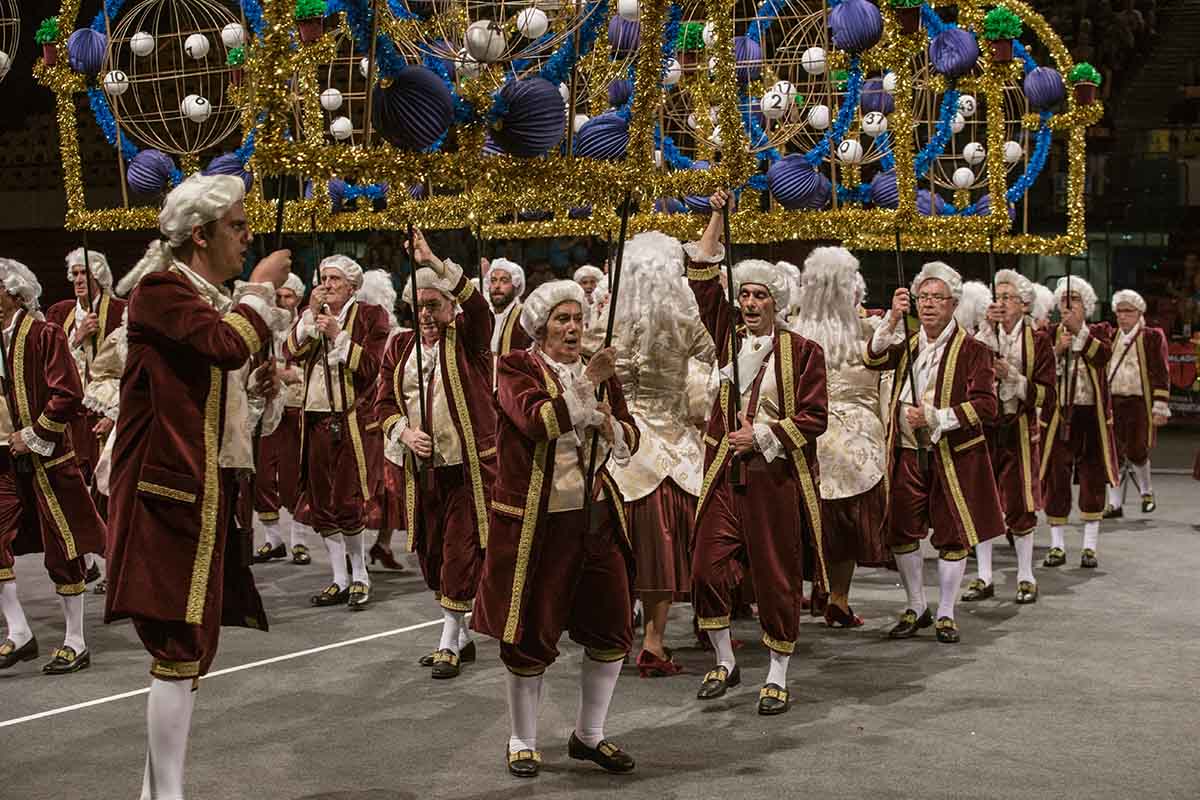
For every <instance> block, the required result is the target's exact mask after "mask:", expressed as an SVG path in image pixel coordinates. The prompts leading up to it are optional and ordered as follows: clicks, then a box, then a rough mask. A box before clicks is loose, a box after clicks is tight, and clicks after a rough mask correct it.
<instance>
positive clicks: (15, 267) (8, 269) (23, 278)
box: [0, 258, 42, 313]
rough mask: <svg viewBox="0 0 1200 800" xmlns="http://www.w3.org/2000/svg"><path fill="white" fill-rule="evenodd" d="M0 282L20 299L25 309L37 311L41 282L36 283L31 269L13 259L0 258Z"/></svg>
mask: <svg viewBox="0 0 1200 800" xmlns="http://www.w3.org/2000/svg"><path fill="white" fill-rule="evenodd" d="M0 283H2V284H3V285H4V291H6V292H8V293H9V294H10V295H12V296H13V297H16V298H17V299H19V300H20V301H21V305H23V306H25V310H26V311H29V312H33V313H36V312H37V308H38V298H39V297H41V296H42V284H40V283H38V279H37V276H36V275H34V274H33V270H31V269H29V267H27V266H25V265H24V264H22V263H21V262H20V261H17V260H15V259H12V258H0Z"/></svg>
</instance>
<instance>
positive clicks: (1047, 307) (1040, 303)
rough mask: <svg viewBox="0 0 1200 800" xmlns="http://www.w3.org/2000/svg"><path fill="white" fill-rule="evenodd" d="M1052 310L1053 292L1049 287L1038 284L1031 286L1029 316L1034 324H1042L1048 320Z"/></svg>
mask: <svg viewBox="0 0 1200 800" xmlns="http://www.w3.org/2000/svg"><path fill="white" fill-rule="evenodd" d="M1053 310H1054V292H1053V291H1051V289H1050V287H1049V286H1043V285H1042V284H1040V283H1035V284H1033V301H1032V302H1031V303H1030V304H1029V316H1031V317H1033V321H1034V322H1042V321H1044V320H1047V319H1049V318H1050V312H1051V311H1053Z"/></svg>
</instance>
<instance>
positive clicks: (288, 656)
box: [0, 619, 442, 728]
mask: <svg viewBox="0 0 1200 800" xmlns="http://www.w3.org/2000/svg"><path fill="white" fill-rule="evenodd" d="M441 624H442V620H440V619H431V620H429V621H428V622H418V623H417V624H415V625H407V626H405V627H403V628H393V629H392V630H390V631H381V632H379V633H371V634H367V635H366V636H356V637H355V638H353V639H347V640H346V641H344V642H334V643H333V644H323V645H321V646H320V647H310V648H308V649H307V650H298V651H296V652H295V653H285V654H284V655H281V656H274V657H272V658H264V659H262V660H261V661H251V662H250V663H248V664H239V665H238V666H236V667H226V668H225V669H219V670H216V671H215V672H210V673H208V674H207V675H205V676H204V677H203V678H201V679H200V680H208V679H209V678H216V677H218V676H220V675H230V674H232V673H234V672H241V671H242V670H247V669H254V668H255V667H265V666H267V665H268V664H277V663H279V662H280V661H291V660H292V659H294V658H303V657H304V656H311V655H316V654H317V653H324V652H325V651H326V650H337V649H338V648H339V647H349V646H351V645H355V644H362V643H363V642H369V641H372V640H374V639H384V638H387V637H388V636H396V635H397V634H401V633H408V632H409V631H415V630H420V629H421V628H428V627H431V626H433V625H441ZM149 693H150V687H148V686H147V687H146V688H145V689H135V690H133V691H132V692H121V693H120V694H114V695H109V696H108V697H100V698H97V699H95V700H87V701H85V702H83V703H74V704H72V705H69V706H62V707H60V708H52V709H50V710H48V711H39V712H38V713H36V714H29V715H28V716H24V717H16V718H14V719H6V720H3V721H0V728H8V727H11V726H13V725H20V724H21V723H23V722H34V721H35V720H39V719H45V718H47V717H55V716H58V715H59V714H68V713H70V712H72V711H79V710H80V709H84V708H91V707H92V706H100V705H104V704H105V703H115V702H116V701H118V700H125V699H128V698H130V697H137V696H138V695H142V694H149Z"/></svg>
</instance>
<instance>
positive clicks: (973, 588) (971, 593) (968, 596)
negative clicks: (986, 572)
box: [962, 578, 996, 603]
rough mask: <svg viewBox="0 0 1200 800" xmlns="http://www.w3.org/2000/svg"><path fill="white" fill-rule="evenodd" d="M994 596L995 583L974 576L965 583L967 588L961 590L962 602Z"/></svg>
mask: <svg viewBox="0 0 1200 800" xmlns="http://www.w3.org/2000/svg"><path fill="white" fill-rule="evenodd" d="M995 596H996V584H995V583H984V582H983V580H981V579H980V578H976V579H975V580H973V581H971V582H970V583H968V584H967V590H966V591H965V592H963V595H962V601H963V602H964V603H974V602H975V601H976V600H987V599H988V598H990V597H995Z"/></svg>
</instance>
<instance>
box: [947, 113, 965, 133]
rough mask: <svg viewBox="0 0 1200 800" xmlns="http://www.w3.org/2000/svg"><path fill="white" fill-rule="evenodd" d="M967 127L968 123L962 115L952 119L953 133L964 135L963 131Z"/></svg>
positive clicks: (951, 127)
mask: <svg viewBox="0 0 1200 800" xmlns="http://www.w3.org/2000/svg"><path fill="white" fill-rule="evenodd" d="M966 126H967V121H966V120H965V119H963V115H962V114H955V115H954V116H953V117H951V118H950V130H951V132H952V133H962V129H963V128H965V127H966Z"/></svg>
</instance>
